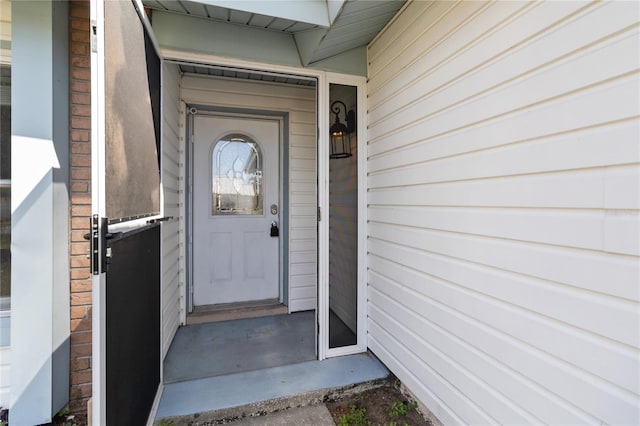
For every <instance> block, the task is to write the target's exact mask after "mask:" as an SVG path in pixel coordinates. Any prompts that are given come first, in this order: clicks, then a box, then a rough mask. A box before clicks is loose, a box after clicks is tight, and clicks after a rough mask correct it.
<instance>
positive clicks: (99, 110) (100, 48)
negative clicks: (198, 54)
mask: <svg viewBox="0 0 640 426" xmlns="http://www.w3.org/2000/svg"><path fill="white" fill-rule="evenodd" d="M90 17H91V27H92V32H94V35H92V36H91V37H92V39H91V44H92V49H91V93H92V96H91V141H92V142H91V211H92V212H93V213H95V214H98V215H100V217H105V214H106V191H105V157H104V151H105V82H104V78H105V77H104V69H105V68H104V66H105V63H104V62H105V61H104V0H91V5H90ZM94 94H95V95H96V96H93V95H94ZM105 284H106V274H105V273H104V272H103V273H101V274H99V275H92V279H91V288H92V290H91V291H92V295H91V297H92V299H93V300H92V307H91V309H92V324H91V333H92V337H91V339H92V340H91V346H92V347H91V358H92V359H91V366H92V368H91V382H92V386H91V401H92V402H91V404H92V411H91V423H92V424H94V425H102V424H106V414H107V411H106V410H107V407H106V398H107V392H106V384H107V380H106V330H105V328H106V315H105V304H106V291H105Z"/></svg>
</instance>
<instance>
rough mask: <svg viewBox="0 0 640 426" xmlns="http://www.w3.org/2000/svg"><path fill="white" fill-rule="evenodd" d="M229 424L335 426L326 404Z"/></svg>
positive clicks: (237, 425)
mask: <svg viewBox="0 0 640 426" xmlns="http://www.w3.org/2000/svg"><path fill="white" fill-rule="evenodd" d="M228 424H232V425H234V426H263V425H269V426H279V425H282V426H288V425H291V426H335V423H334V421H333V418H332V417H331V413H329V410H327V407H326V406H324V405H314V406H308V407H300V408H291V409H289V410H285V411H280V412H277V413H273V414H268V415H266V416H257V417H246V418H244V419H241V420H236V421H234V422H230V423H228Z"/></svg>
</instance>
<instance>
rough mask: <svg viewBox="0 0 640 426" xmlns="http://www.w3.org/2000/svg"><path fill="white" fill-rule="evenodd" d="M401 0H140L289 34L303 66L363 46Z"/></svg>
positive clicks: (168, 9)
mask: <svg viewBox="0 0 640 426" xmlns="http://www.w3.org/2000/svg"><path fill="white" fill-rule="evenodd" d="M405 2H406V0H376V1H369V0H262V1H259V0H257V1H251V0H142V3H143V4H144V6H145V7H148V8H150V9H155V10H161V11H164V12H171V13H177V14H181V15H188V16H193V17H198V18H204V19H209V20H212V21H214V22H217V23H220V22H223V23H227V24H234V25H237V26H244V27H249V28H258V29H262V30H270V31H277V32H279V33H285V34H289V35H291V36H292V37H293V38H294V40H295V44H296V48H297V50H298V55H299V57H300V63H301V64H302V65H303V66H307V65H310V64H313V63H314V62H319V61H322V60H324V59H327V58H331V57H334V56H336V55H339V54H341V53H344V52H347V51H350V50H352V49H354V48H358V47H362V46H366V45H367V44H368V43H369V42H370V41H371V40H372V39H373V38H374V37H375V36H376V35H377V34H378V32H380V30H381V29H382V28H383V27H384V26H385V25H386V24H387V22H389V21H390V20H391V18H393V16H394V15H395V14H396V13H397V12H398V10H400V9H401V8H402V6H404V4H405Z"/></svg>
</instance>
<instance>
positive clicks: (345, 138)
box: [329, 101, 356, 158]
mask: <svg viewBox="0 0 640 426" xmlns="http://www.w3.org/2000/svg"><path fill="white" fill-rule="evenodd" d="M341 106H342V111H344V121H345V122H346V125H345V124H342V122H341V121H340V117H339V114H340V112H341V108H340V107H341ZM331 112H332V113H334V114H335V116H336V119H335V122H334V123H333V125H332V126H331V128H330V129H329V133H330V135H331V154H329V157H330V158H347V157H351V155H352V154H351V133H352V132H353V131H354V130H355V127H356V113H355V112H354V111H353V110H349V111H347V106H346V105H345V104H344V102H341V101H335V102H333V103H332V104H331Z"/></svg>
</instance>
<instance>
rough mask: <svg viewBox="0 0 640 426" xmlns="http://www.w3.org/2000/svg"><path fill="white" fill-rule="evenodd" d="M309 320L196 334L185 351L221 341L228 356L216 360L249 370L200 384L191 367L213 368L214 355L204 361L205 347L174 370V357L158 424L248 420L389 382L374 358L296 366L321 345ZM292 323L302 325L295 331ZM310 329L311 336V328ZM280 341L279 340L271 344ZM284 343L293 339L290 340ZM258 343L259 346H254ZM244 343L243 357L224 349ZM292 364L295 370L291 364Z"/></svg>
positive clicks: (228, 325)
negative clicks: (297, 354) (253, 414)
mask: <svg viewBox="0 0 640 426" xmlns="http://www.w3.org/2000/svg"><path fill="white" fill-rule="evenodd" d="M302 314H303V315H298V316H296V314H292V315H284V316H276V317H264V318H257V319H256V318H253V319H251V320H238V321H226V322H222V323H216V324H215V325H216V327H215V329H216V333H217V335H216V337H215V339H214V336H212V334H211V333H204V332H202V330H199V331H200V332H198V333H190V335H191V337H190V338H189V339H183V341H182V343H181V344H182V345H184V344H185V342H188V343H187V346H190V345H195V344H196V343H195V340H192V339H196V337H197V339H201V340H203V341H205V342H206V341H209V342H211V341H212V339H213V340H215V342H214V344H215V345H218V348H219V349H220V348H222V351H220V350H217V351H215V352H222V353H223V355H222V357H224V358H231V360H230V359H226V360H219V361H221V362H222V363H223V364H224V363H226V364H227V365H232V364H233V365H236V364H242V365H244V366H245V367H246V368H244V371H233V369H232V371H231V372H230V373H229V374H220V372H219V371H218V372H216V373H215V374H209V373H207V374H205V376H199V377H197V378H195V377H194V376H193V374H191V373H190V372H189V370H188V368H187V369H185V366H189V365H191V366H194V368H195V369H196V370H198V369H199V368H200V369H201V367H202V364H203V363H205V362H204V361H203V359H208V361H206V362H216V361H215V359H212V358H211V357H210V355H211V354H210V353H208V354H204V356H203V354H202V351H203V347H202V346H200V348H199V349H198V350H191V351H190V350H181V351H178V352H180V355H179V356H174V357H173V360H171V363H172V366H170V365H168V362H167V360H169V354H168V355H167V360H165V377H166V376H167V375H169V376H170V377H173V379H172V380H173V382H172V383H168V382H167V380H166V379H165V383H164V388H163V392H162V396H161V399H160V403H159V406H158V410H157V413H156V420H159V419H166V420H168V421H171V422H174V424H176V425H178V424H187V423H188V422H189V421H191V422H193V421H194V420H195V419H197V421H198V423H201V422H203V421H205V422H206V421H215V420H219V419H223V418H225V419H230V418H242V417H245V416H246V415H247V414H250V412H252V411H253V412H265V411H266V412H271V411H279V410H283V409H288V408H291V407H300V406H306V405H314V404H317V403H320V402H322V400H323V398H325V397H326V396H327V395H329V394H331V392H334V391H335V392H339V391H340V390H343V389H348V388H352V387H356V386H361V387H367V386H369V385H372V384H374V383H376V382H381V381H384V380H385V379H386V378H387V377H388V376H389V371H388V370H387V369H386V367H385V366H384V365H383V364H382V363H380V361H378V360H377V359H376V358H375V357H374V356H373V355H371V354H367V353H364V354H356V355H348V356H341V357H336V358H330V359H326V360H323V361H317V360H309V359H308V358H307V359H306V360H305V359H304V357H303V358H298V359H297V360H295V359H293V358H291V353H292V352H297V351H308V349H309V348H306V346H308V345H309V343H308V341H311V345H313V340H314V338H315V336H314V333H313V322H314V319H313V315H312V312H311V314H310V313H302ZM292 321H293V322H294V323H295V325H292V324H291V322H292ZM309 322H310V323H311V329H310V330H309V329H308V327H307V325H306V324H307V323H309ZM208 325H209V324H208ZM213 325H214V324H210V326H213ZM189 327H191V326H189ZM279 327H284V331H283V330H277V328H279ZM183 328H185V329H186V328H188V327H183ZM209 331H211V330H209ZM298 333H300V335H298ZM272 334H273V335H274V336H276V338H273V339H271V335H272ZM308 334H310V335H308ZM283 335H285V336H286V338H285V339H284V340H283V337H282V336H283ZM278 336H280V337H278ZM255 338H257V341H255V342H252V340H253V339H255ZM197 339H196V340H197ZM238 340H240V341H242V342H241V343H242V345H241V346H242V348H241V349H239V352H238V351H237V350H230V349H229V348H226V349H225V348H223V346H225V345H226V346H228V345H231V344H232V343H231V342H233V341H236V344H237V341H238ZM177 342H178V343H179V342H180V340H179V339H178V336H176V339H175V340H174V343H173V344H172V348H171V349H170V353H171V351H172V350H174V348H173V346H174V344H177ZM269 342H272V343H273V345H272V346H273V347H269V345H268V343H269ZM252 344H254V346H253V347H252ZM194 347H195V346H194ZM204 347H205V348H206V349H204V350H205V351H206V352H212V351H211V348H210V347H209V348H207V345H206V344H205V346H204ZM182 349H184V347H182ZM225 350H227V352H225ZM311 350H313V346H311ZM312 353H313V352H312ZM261 354H265V356H267V358H268V360H269V362H267V363H265V362H264V359H263V358H264V357H262V356H261ZM279 354H280V355H279ZM174 355H175V353H174ZM233 357H239V358H237V359H234V358H233ZM251 357H254V358H255V360H256V361H257V363H256V364H255V366H256V368H251V363H252V362H253V361H251ZM279 357H280V358H282V360H283V361H282V362H281V363H278V362H277V360H278V359H279ZM290 359H292V360H293V363H291V362H288V361H287V360H290ZM177 361H179V362H177ZM229 361H236V362H232V363H230V362H229ZM285 361H287V362H285ZM176 365H179V366H180V368H179V370H180V372H179V374H176V371H175V366H176ZM168 367H169V368H168ZM270 410H271V411H270ZM156 422H157V421H156Z"/></svg>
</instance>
